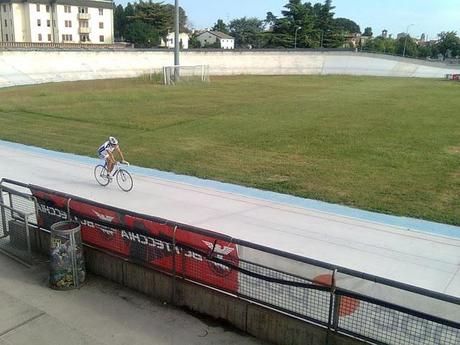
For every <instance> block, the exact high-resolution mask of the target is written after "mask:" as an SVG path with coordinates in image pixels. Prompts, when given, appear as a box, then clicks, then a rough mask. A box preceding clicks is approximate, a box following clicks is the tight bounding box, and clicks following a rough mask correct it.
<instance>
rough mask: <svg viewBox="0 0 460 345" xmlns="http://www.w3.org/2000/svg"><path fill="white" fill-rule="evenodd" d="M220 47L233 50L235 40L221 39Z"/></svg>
mask: <svg viewBox="0 0 460 345" xmlns="http://www.w3.org/2000/svg"><path fill="white" fill-rule="evenodd" d="M220 47H221V48H222V49H235V40H234V39H233V38H232V39H230V38H223V39H221V40H220Z"/></svg>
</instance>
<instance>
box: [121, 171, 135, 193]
mask: <svg viewBox="0 0 460 345" xmlns="http://www.w3.org/2000/svg"><path fill="white" fill-rule="evenodd" d="M117 183H118V186H119V187H120V188H121V189H122V190H124V191H125V192H129V191H130V190H131V189H133V185H134V183H133V178H132V177H131V174H130V173H129V172H127V171H126V170H124V169H120V170H118V173H117Z"/></svg>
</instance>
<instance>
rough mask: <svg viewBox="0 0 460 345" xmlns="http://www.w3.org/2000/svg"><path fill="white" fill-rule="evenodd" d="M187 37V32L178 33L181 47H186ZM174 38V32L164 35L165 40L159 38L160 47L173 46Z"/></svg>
mask: <svg viewBox="0 0 460 345" xmlns="http://www.w3.org/2000/svg"><path fill="white" fill-rule="evenodd" d="M189 39H190V38H189V36H188V34H186V33H185V32H181V33H180V34H179V40H180V42H182V49H188V42H189ZM174 40H175V34H174V32H170V33H169V34H168V36H167V37H166V42H165V41H163V39H162V40H161V43H160V47H166V48H170V49H172V48H174V46H175V43H174Z"/></svg>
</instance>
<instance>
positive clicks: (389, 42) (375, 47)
mask: <svg viewBox="0 0 460 345" xmlns="http://www.w3.org/2000/svg"><path fill="white" fill-rule="evenodd" d="M365 49H366V50H368V51H371V52H378V53H384V54H395V53H396V41H395V40H394V39H392V38H384V37H382V36H379V37H376V38H373V39H370V40H368V41H367V42H366V46H365Z"/></svg>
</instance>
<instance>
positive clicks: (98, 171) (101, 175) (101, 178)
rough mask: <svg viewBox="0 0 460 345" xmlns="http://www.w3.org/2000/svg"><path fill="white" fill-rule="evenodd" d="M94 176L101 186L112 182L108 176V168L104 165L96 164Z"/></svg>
mask: <svg viewBox="0 0 460 345" xmlns="http://www.w3.org/2000/svg"><path fill="white" fill-rule="evenodd" d="M94 177H95V178H96V181H97V183H99V184H100V185H101V186H107V185H108V184H109V182H110V181H109V179H108V178H107V169H106V168H105V166H103V165H96V167H95V168H94Z"/></svg>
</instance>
